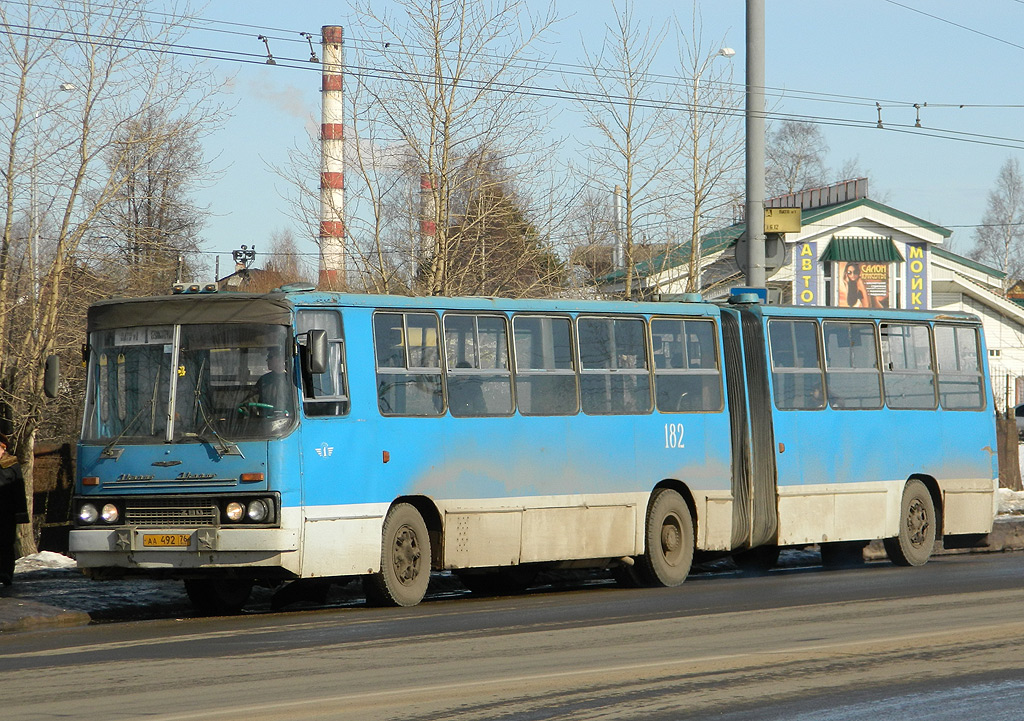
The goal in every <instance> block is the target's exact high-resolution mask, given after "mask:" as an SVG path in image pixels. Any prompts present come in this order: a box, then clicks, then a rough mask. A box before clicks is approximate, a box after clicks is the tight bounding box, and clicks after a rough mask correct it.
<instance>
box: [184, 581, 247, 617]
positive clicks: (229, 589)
mask: <svg viewBox="0 0 1024 721" xmlns="http://www.w3.org/2000/svg"><path fill="white" fill-rule="evenodd" d="M185 593H186V594H188V600H189V601H191V602H192V605H193V606H195V609H196V610H197V611H199V612H200V613H202V614H203V615H206V616H232V615H234V614H236V613H239V612H240V611H241V610H242V607H243V606H244V605H245V604H246V602H247V601H248V600H249V596H250V595H252V582H251V581H236V580H222V579H216V580H211V579H206V578H189V579H186V580H185Z"/></svg>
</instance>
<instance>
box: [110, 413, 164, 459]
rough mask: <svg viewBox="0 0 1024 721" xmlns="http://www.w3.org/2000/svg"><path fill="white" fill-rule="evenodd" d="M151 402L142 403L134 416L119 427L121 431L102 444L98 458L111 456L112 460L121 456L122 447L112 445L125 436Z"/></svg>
mask: <svg viewBox="0 0 1024 721" xmlns="http://www.w3.org/2000/svg"><path fill="white" fill-rule="evenodd" d="M152 404H153V401H152V400H148V401H146V402H145V403H143V404H142V406H141V407H140V408H139V410H138V412H137V413H136V414H135V415H134V416H132V419H131V420H130V421H128V422H127V423H126V424H125V426H124V428H122V429H121V432H120V433H118V434H117V435H116V436H114V439H113V440H112V441H110V443H108V444H107V445H105V446H103V450H102V451H100V458H113V459H114V460H117V459H118V458H120V457H121V454H122V453H124V449H123V448H114V446H116V445H117V444H118V442H119V441H120V440H121V439H122V438H124V437H125V434H127V433H128V431H130V430H131V429H132V428H134V427H135V422H136V421H137V420H139V418H141V417H142V414H143V413H144V412H145V411H146V409H147V408H149V406H151V405H152Z"/></svg>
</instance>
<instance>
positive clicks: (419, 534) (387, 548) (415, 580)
mask: <svg viewBox="0 0 1024 721" xmlns="http://www.w3.org/2000/svg"><path fill="white" fill-rule="evenodd" d="M429 583H430V537H429V536H428V535H427V524H426V523H424V522H423V517H422V516H420V514H419V511H417V510H416V509H415V508H414V507H413V506H411V505H409V504H408V503H399V504H396V505H395V506H393V507H392V508H391V510H390V511H388V515H387V516H386V517H385V518H384V531H383V533H382V539H381V557H380V572H379V573H373V574H370V575H369V576H364V577H363V589H364V590H365V592H366V601H367V603H369V604H371V605H374V606H415V605H416V604H417V603H419V602H420V601H421V600H422V599H423V596H424V594H426V592H427V584H429Z"/></svg>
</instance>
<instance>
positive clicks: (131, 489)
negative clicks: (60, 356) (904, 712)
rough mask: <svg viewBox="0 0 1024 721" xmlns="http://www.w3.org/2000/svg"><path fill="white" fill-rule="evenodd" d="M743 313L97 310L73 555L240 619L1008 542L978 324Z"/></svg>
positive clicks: (376, 307)
mask: <svg viewBox="0 0 1024 721" xmlns="http://www.w3.org/2000/svg"><path fill="white" fill-rule="evenodd" d="M734 300H736V301H737V302H733V303H729V304H721V305H718V304H711V303H703V302H629V303H627V302H611V301H609V302H604V301H570V300H504V299H495V298H409V297H401V296H372V295H348V294H335V293H327V292H317V291H312V290H308V289H302V290H294V291H291V290H289V289H283V290H281V291H279V292H273V293H269V294H265V295H255V294H237V293H230V294H217V293H184V294H179V295H172V296H169V297H162V298H144V299H133V300H110V301H103V302H100V303H97V304H95V305H94V306H92V307H91V308H90V310H89V316H88V317H89V321H88V322H89V328H88V331H89V336H88V346H87V355H88V391H87V399H86V408H85V419H84V423H83V430H82V438H81V442H80V444H79V447H78V475H77V479H76V495H75V500H74V528H73V530H72V532H71V541H70V543H71V551H72V553H73V555H74V556H75V557H76V559H77V561H78V564H79V566H80V567H82V568H83V569H86V570H87V572H88V573H90V574H91V575H93V576H95V577H98V578H110V577H118V576H122V575H125V574H146V575H150V576H154V577H170V578H179V579H183V580H184V581H185V584H186V589H187V591H188V594H189V596H190V598H191V599H192V601H193V602H194V603H195V604H196V606H197V607H198V608H200V609H201V610H204V611H210V612H219V611H232V610H238V609H240V608H241V607H242V605H243V604H244V603H245V602H246V601H247V599H248V598H249V594H250V592H251V590H252V587H253V584H267V585H279V584H280V585H283V584H288V583H289V582H293V581H301V580H302V579H340V578H345V579H351V578H352V577H355V576H360V577H362V579H363V582H364V586H365V590H366V595H367V599H368V601H370V602H371V603H379V604H392V605H413V604H416V603H418V602H419V601H420V600H421V598H422V597H423V595H424V593H425V591H426V588H427V583H428V580H429V575H430V572H431V571H439V570H449V571H453V572H455V573H456V574H458V576H459V577H460V579H461V580H462V581H463V582H464V583H465V585H466V586H467V587H468V588H470V589H471V590H473V591H477V592H498V591H507V590H512V589H515V588H517V587H522V586H524V585H525V584H528V583H529V582H530V580H531V578H532V575H533V574H535V573H536V572H537V570H538V569H542V568H558V567H576V568H578V567H586V566H600V567H609V568H612V569H613V570H614V573H615V575H616V577H617V578H618V579H619V580H621V581H622V582H624V583H628V584H647V585H665V586H674V585H678V584H680V583H682V582H683V581H684V580H685V579H686V577H687V574H688V573H689V570H690V565H691V561H692V559H693V557H694V553H695V552H713V553H720V554H728V553H731V554H733V555H734V557H735V558H736V559H737V561H738V562H741V563H771V562H772V560H773V559H774V558H775V557H776V556H777V554H778V549H779V548H780V547H785V546H801V545H809V544H820V545H821V548H822V555H823V558H824V559H825V560H826V562H827V561H828V560H829V559H830V558H834V557H836V554H838V553H839V552H840V551H843V550H844V549H845V550H848V549H849V547H851V546H852V547H854V548H860V547H862V546H863V544H864V543H865V542H867V541H869V540H871V539H885V546H886V548H887V550H888V552H889V555H890V557H891V558H892V560H893V561H894V562H896V563H898V564H902V565H920V564H923V563H925V562H926V561H927V560H928V558H929V556H930V554H931V553H932V549H933V546H934V544H935V542H936V541H937V540H940V539H942V538H943V537H946V540H947V542H949V541H953V540H956V539H960V540H964V539H967V540H970V539H974V538H976V537H977V536H978V535H979V534H985V533H988V532H989V531H990V530H991V527H992V519H993V515H994V514H993V510H994V504H995V490H996V487H997V485H998V473H997V463H996V453H995V448H996V443H995V420H994V419H995V412H994V408H993V399H992V394H991V391H990V388H989V385H988V380H987V379H988V373H987V367H986V351H985V345H984V338H983V334H982V330H981V324H980V322H979V320H978V319H977V318H976V317H974V316H971V315H968V314H948V313H947V314H939V313H931V312H922V311H895V310H871V311H862V310H857V309H836V308H797V307H783V306H764V305H759V304H757V303H756V302H747V301H749V299H747V298H743V297H739V298H738V299H734ZM950 537H954V538H950Z"/></svg>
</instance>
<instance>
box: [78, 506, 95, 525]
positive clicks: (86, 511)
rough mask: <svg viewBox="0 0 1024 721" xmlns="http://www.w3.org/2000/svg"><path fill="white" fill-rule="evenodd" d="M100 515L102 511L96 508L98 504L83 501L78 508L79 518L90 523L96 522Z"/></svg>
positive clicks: (85, 522)
mask: <svg viewBox="0 0 1024 721" xmlns="http://www.w3.org/2000/svg"><path fill="white" fill-rule="evenodd" d="M99 517H100V512H99V511H97V510H96V506H94V505H92V504H91V503H83V504H82V505H81V506H80V507H79V508H78V520H79V521H81V522H82V523H84V524H86V525H88V524H91V523H96V521H97V520H98V519H99Z"/></svg>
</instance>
